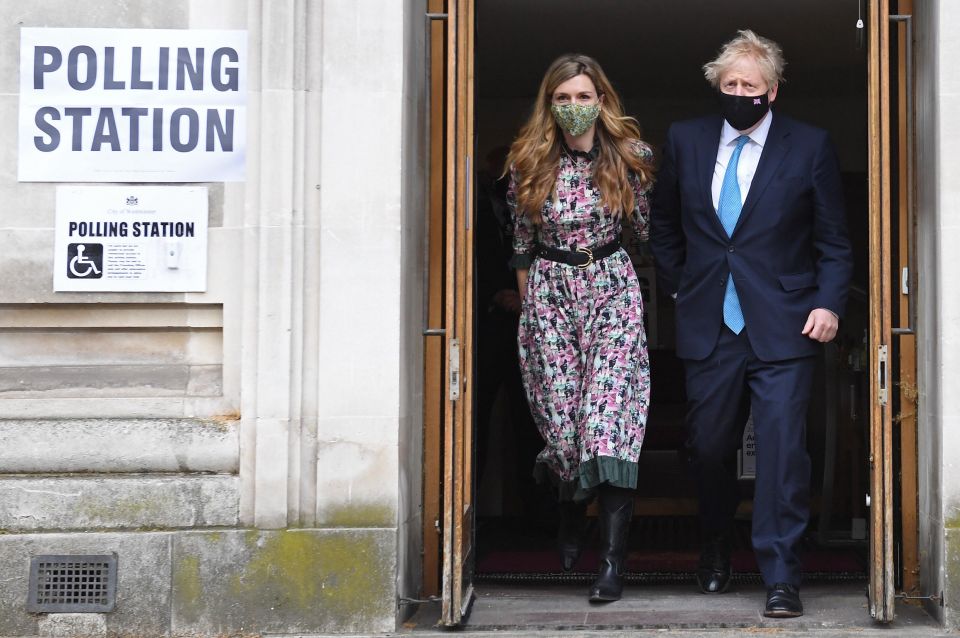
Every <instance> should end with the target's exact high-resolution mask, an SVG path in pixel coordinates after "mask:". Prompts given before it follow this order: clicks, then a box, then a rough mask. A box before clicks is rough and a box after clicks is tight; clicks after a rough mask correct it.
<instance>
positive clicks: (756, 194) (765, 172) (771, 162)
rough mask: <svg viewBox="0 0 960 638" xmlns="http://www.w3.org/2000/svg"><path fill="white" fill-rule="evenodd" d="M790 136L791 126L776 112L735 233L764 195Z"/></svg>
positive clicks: (786, 147) (780, 161)
mask: <svg viewBox="0 0 960 638" xmlns="http://www.w3.org/2000/svg"><path fill="white" fill-rule="evenodd" d="M788 137H790V126H789V124H788V122H787V121H786V118H784V117H782V116H777V115H776V114H774V116H773V122H771V123H770V132H769V133H768V134H767V141H766V143H765V144H764V145H763V152H762V153H761V154H760V163H759V164H757V172H756V173H754V175H753V181H752V182H750V190H749V191H747V199H746V200H745V201H744V202H743V208H742V209H741V210H740V218H739V219H737V225H736V226H734V228H733V234H734V235H736V234H737V231H738V230H739V229H740V227H741V226H743V224H744V222H745V220H746V219H747V217H749V216H750V213H751V212H753V209H754V208H756V203H757V201H758V200H759V199H760V197H761V196H762V195H763V191H765V190H766V188H767V186H768V185H769V184H770V180H771V179H773V176H774V174H775V173H776V172H777V168H779V167H780V164H781V163H782V162H783V160H784V158H785V157H786V156H787V151H788V150H789V144H788V142H787V138H788Z"/></svg>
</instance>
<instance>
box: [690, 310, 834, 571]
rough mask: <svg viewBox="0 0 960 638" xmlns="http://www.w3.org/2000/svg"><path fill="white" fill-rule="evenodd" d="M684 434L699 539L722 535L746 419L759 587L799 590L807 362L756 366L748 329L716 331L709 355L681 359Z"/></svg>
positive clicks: (729, 518) (729, 517)
mask: <svg viewBox="0 0 960 638" xmlns="http://www.w3.org/2000/svg"><path fill="white" fill-rule="evenodd" d="M684 364H685V369H686V378H687V396H688V405H687V431H688V435H689V438H688V442H687V445H688V448H689V452H690V458H691V462H692V469H693V472H694V475H695V479H696V482H697V487H698V490H699V502H700V522H701V528H702V531H703V533H704V535H705V536H707V537H711V536H715V535H717V534H723V533H727V532H728V530H729V528H730V526H731V525H732V523H733V516H734V513H735V512H736V507H737V502H738V500H739V497H738V489H737V476H736V452H737V448H738V447H739V445H740V442H741V439H742V436H743V427H744V425H745V422H746V419H747V415H748V410H749V411H752V414H753V427H754V434H755V441H756V453H757V457H756V459H757V462H756V479H755V483H754V500H753V529H752V539H753V550H754V553H755V555H756V559H757V564H758V565H759V567H760V572H761V574H762V575H763V580H764V582H765V583H766V584H767V586H773V585H774V584H776V583H789V584H791V585H794V586H799V585H800V559H799V556H798V549H799V543H800V540H801V537H802V536H803V533H804V531H805V529H806V527H807V522H808V519H809V515H810V506H809V493H810V457H809V455H808V454H807V449H806V420H807V406H808V404H809V402H810V393H811V389H812V383H813V373H814V369H815V365H816V358H815V357H803V358H798V359H788V360H785V361H761V360H760V359H758V358H757V356H756V354H755V353H754V351H753V348H752V347H751V346H750V338H749V326H748V327H747V328H746V329H745V330H743V331H742V332H741V333H740V334H739V335H737V334H735V333H733V332H732V331H731V330H729V329H728V328H727V327H726V326H724V327H722V328H721V332H720V337H719V339H718V341H717V346H716V348H715V349H714V351H713V352H712V353H711V354H710V356H708V357H707V358H706V359H703V360H700V361H694V360H685V361H684Z"/></svg>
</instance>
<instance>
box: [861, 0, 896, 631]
mask: <svg viewBox="0 0 960 638" xmlns="http://www.w3.org/2000/svg"><path fill="white" fill-rule="evenodd" d="M889 15H890V2H889V0H869V3H868V11H867V40H868V43H869V62H868V65H867V68H868V75H869V78H868V101H869V105H868V117H869V182H870V224H869V232H870V242H869V247H870V350H869V353H870V354H869V358H870V361H871V363H872V366H873V371H872V374H871V375H870V406H871V407H870V493H869V494H868V495H867V504H868V506H869V507H870V523H871V524H870V531H871V534H870V585H869V588H868V597H869V600H870V615H871V616H872V617H873V618H875V619H876V620H878V621H881V622H890V621H892V620H893V617H894V568H893V516H894V511H893V432H892V419H891V412H892V396H891V394H892V393H891V388H892V386H891V361H892V359H891V346H892V331H891V313H892V309H893V292H892V290H891V288H892V277H891V242H890V236H891V215H890V210H891V160H892V158H891V146H890V115H891V112H890V29H889Z"/></svg>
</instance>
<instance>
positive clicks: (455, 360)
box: [448, 339, 460, 401]
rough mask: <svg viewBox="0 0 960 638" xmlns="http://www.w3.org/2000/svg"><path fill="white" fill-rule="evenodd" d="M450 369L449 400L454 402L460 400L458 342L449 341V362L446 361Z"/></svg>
mask: <svg viewBox="0 0 960 638" xmlns="http://www.w3.org/2000/svg"><path fill="white" fill-rule="evenodd" d="M448 364H449V369H450V400H451V401H456V400H457V399H459V398H460V340H459V339H451V340H450V360H449V361H448Z"/></svg>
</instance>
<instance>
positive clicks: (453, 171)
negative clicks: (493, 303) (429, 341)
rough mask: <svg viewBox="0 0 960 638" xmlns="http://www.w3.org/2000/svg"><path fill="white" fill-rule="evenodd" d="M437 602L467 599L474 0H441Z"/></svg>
mask: <svg viewBox="0 0 960 638" xmlns="http://www.w3.org/2000/svg"><path fill="white" fill-rule="evenodd" d="M446 13H447V20H446V22H447V42H446V46H447V58H446V62H447V69H446V80H447V85H446V95H447V102H446V156H445V157H446V188H445V192H446V204H445V213H444V228H445V232H446V237H445V242H446V243H445V248H446V265H445V268H444V277H445V295H444V297H445V304H446V308H445V322H444V324H445V328H446V333H445V336H444V340H445V346H446V362H447V379H446V384H445V385H446V387H445V393H446V396H445V397H444V401H445V403H444V419H443V506H442V509H443V516H442V545H443V565H442V581H443V608H442V615H441V620H442V622H443V624H445V625H447V626H455V625H458V624H460V623H461V622H462V621H463V620H464V619H465V617H466V615H467V613H468V611H469V607H470V602H471V601H472V599H473V585H472V582H471V577H472V574H473V558H474V546H473V540H474V535H473V521H474V513H475V512H474V502H473V418H472V417H473V405H472V398H473V323H472V317H473V226H474V224H473V214H474V207H473V199H474V189H473V172H474V166H473V151H474V144H473V84H474V83H473V36H474V0H447V6H446Z"/></svg>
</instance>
